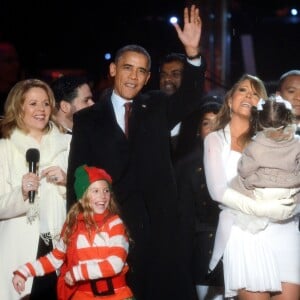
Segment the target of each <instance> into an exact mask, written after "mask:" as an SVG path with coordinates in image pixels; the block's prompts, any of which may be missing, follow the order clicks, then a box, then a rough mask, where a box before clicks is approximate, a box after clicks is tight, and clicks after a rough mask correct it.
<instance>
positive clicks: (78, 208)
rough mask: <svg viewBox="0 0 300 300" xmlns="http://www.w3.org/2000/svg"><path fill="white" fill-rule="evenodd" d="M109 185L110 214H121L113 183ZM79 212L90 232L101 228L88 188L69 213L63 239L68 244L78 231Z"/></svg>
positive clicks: (108, 208)
mask: <svg viewBox="0 0 300 300" xmlns="http://www.w3.org/2000/svg"><path fill="white" fill-rule="evenodd" d="M108 186H109V189H110V193H111V194H110V201H109V204H108V207H107V210H108V212H109V216H112V215H120V209H119V207H118V205H117V202H116V200H115V196H114V194H113V192H112V190H111V185H110V184H109V183H108ZM79 214H82V215H83V219H84V223H85V226H86V229H87V231H88V233H89V234H90V233H91V232H92V230H100V228H98V225H97V223H96V222H95V220H94V211H93V209H92V207H91V204H90V199H89V197H88V189H87V190H86V191H85V192H84V194H83V196H82V198H81V199H80V200H79V201H78V202H76V203H75V204H73V206H72V207H71V209H70V211H69V213H68V214H67V218H66V222H65V227H64V231H63V234H62V238H63V241H64V243H65V244H66V245H68V244H69V242H70V238H71V236H72V234H73V233H74V232H75V231H76V228H77V222H78V215H79ZM127 233H128V230H127Z"/></svg>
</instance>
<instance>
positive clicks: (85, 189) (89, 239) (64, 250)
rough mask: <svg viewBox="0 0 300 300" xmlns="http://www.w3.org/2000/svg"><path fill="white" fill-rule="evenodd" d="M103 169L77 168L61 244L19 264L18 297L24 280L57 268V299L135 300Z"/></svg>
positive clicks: (123, 237)
mask: <svg viewBox="0 0 300 300" xmlns="http://www.w3.org/2000/svg"><path fill="white" fill-rule="evenodd" d="M111 184H112V179H111V177H110V175H109V174H107V173H106V171H105V170H103V169H99V168H96V167H88V166H86V165H83V166H80V167H78V168H77V169H76V172H75V183H74V187H75V192H76V196H77V199H78V202H77V203H75V204H74V205H73V207H72V208H71V209H70V211H69V213H68V215H67V219H66V222H65V224H64V227H63V230H62V232H61V237H60V240H59V242H58V244H57V246H56V248H55V249H53V251H51V252H50V253H48V254H47V255H46V256H43V257H40V258H39V259H38V260H36V261H35V262H31V263H30V262H28V263H26V264H25V265H23V266H20V267H19V268H18V269H17V270H16V271H15V272H14V276H13V285H14V288H15V289H16V291H17V292H18V293H19V294H22V292H23V291H24V287H25V282H26V279H27V278H28V277H29V276H43V275H45V274H47V273H50V272H53V271H54V270H57V271H58V272H59V279H58V284H57V296H58V299H59V300H69V299H72V300H79V299H80V300H87V299H96V298H97V299H99V296H105V297H104V299H105V300H121V299H134V298H133V295H132V291H131V290H130V288H129V287H128V286H127V284H126V280H125V274H126V273H127V271H128V265H127V263H126V259H127V255H128V248H129V237H128V234H127V231H126V227H125V225H124V223H123V222H122V220H121V219H120V217H119V215H118V208H117V205H116V202H115V200H114V197H113V194H112V191H111Z"/></svg>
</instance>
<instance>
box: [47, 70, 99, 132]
mask: <svg viewBox="0 0 300 300" xmlns="http://www.w3.org/2000/svg"><path fill="white" fill-rule="evenodd" d="M51 88H52V90H53V93H54V97H55V100H56V113H55V117H56V120H57V122H58V123H60V124H61V125H62V126H63V127H64V128H65V129H66V130H67V132H68V133H70V134H71V133H72V129H73V114H74V113H75V112H77V111H79V110H80V109H83V108H85V107H89V106H91V105H93V104H94V100H93V94H92V91H91V88H90V86H89V83H88V81H87V79H86V78H85V77H80V76H72V75H62V76H61V77H59V78H57V79H55V80H54V81H53V82H52V83H51Z"/></svg>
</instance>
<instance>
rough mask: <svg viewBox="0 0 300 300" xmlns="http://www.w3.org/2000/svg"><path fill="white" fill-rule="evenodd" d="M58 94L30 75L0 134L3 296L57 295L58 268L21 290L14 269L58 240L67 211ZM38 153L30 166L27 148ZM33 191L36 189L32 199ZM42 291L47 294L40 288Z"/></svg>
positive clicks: (65, 149) (16, 92)
mask: <svg viewBox="0 0 300 300" xmlns="http://www.w3.org/2000/svg"><path fill="white" fill-rule="evenodd" d="M54 105H55V100H54V96H53V93H52V90H51V89H50V87H49V86H48V84H46V83H45V82H43V81H41V80H38V79H28V80H24V81H20V82H18V83H17V84H16V85H15V86H14V87H13V88H12V89H11V91H10V93H9V95H8V97H7V100H6V103H5V114H4V118H3V119H2V120H1V134H2V139H1V140H0V244H1V247H0V299H3V300H4V299H5V300H15V299H30V300H33V299H51V300H53V299H55V298H56V293H55V290H56V288H55V287H56V274H50V276H49V277H46V278H45V279H44V280H43V281H42V282H35V281H33V280H30V279H29V280H28V283H27V284H26V289H25V291H24V292H23V293H22V294H21V295H19V294H18V293H17V292H16V291H15V290H14V289H13V287H12V284H11V278H12V275H11V274H12V272H13V270H14V269H15V268H16V267H18V266H19V265H20V264H22V262H24V260H33V259H36V257H37V256H40V255H43V254H44V253H45V252H47V251H49V250H50V249H51V248H52V247H53V244H55V241H56V238H57V235H58V234H59V232H60V230H61V227H62V224H63V222H64V220H65V216H66V203H65V192H66V190H65V189H66V188H65V185H66V171H67V162H68V153H69V144H70V138H71V136H70V135H68V134H65V133H64V132H63V130H62V129H60V127H59V126H57V125H56V122H55V121H54V120H53V110H54ZM30 148H35V149H37V150H38V151H39V153H40V158H39V162H38V163H37V172H36V174H35V173H32V172H29V167H28V163H27V161H26V152H27V150H28V149H30ZM29 191H34V193H35V198H34V202H33V203H29V199H28V195H29ZM40 291H43V292H44V294H40Z"/></svg>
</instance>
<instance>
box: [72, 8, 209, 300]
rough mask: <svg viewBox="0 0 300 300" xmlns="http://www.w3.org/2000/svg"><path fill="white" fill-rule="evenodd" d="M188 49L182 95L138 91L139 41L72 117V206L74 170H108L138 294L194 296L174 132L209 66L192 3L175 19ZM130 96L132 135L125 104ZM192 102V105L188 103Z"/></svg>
mask: <svg viewBox="0 0 300 300" xmlns="http://www.w3.org/2000/svg"><path fill="white" fill-rule="evenodd" d="M174 27H175V29H176V31H177V34H178V37H179V39H180V40H181V42H182V44H183V46H184V49H185V52H186V55H187V60H186V66H185V68H184V72H185V73H184V78H183V82H182V85H181V87H180V89H179V90H178V92H177V93H175V94H174V95H172V96H170V97H168V96H166V95H165V94H163V93H162V92H160V91H152V92H148V93H147V94H144V95H142V94H140V91H141V90H142V88H143V87H144V86H145V85H146V84H147V82H148V80H149V78H150V68H151V59H150V56H149V54H148V52H147V51H146V50H145V49H144V48H143V47H141V46H138V45H127V46H125V47H123V48H121V49H120V50H119V51H118V52H117V54H116V56H115V60H114V62H112V63H111V64H110V69H109V71H110V75H111V76H112V77H113V78H114V86H113V91H112V93H107V94H106V96H105V97H103V98H102V100H101V101H99V102H98V103H96V104H95V105H93V106H91V107H89V108H86V109H83V110H81V111H80V112H78V113H76V114H75V115H74V127H73V136H72V142H71V149H70V156H69V168H68V179H67V205H68V209H69V208H70V206H71V205H72V203H74V201H75V197H74V189H73V184H74V170H75V168H76V167H77V166H79V165H81V164H83V163H85V164H87V165H94V166H97V167H101V168H103V169H105V170H107V171H108V172H109V173H110V174H111V176H112V178H113V182H114V185H113V190H114V192H115V194H116V198H117V200H118V202H119V204H120V207H121V212H122V218H123V220H124V222H125V223H126V224H127V227H128V229H129V233H130V235H131V238H132V240H133V242H132V244H131V248H130V250H129V257H128V263H129V266H130V270H131V272H130V273H129V274H130V276H129V277H128V283H129V285H130V287H131V288H132V289H133V291H134V294H135V297H136V299H137V300H140V299H141V300H144V299H156V300H160V299H161V300H171V299H172V300H175V299H187V300H189V299H194V298H193V295H194V294H193V292H194V291H193V290H192V286H193V283H192V282H188V279H187V278H189V277H188V276H185V273H184V270H183V269H184V268H183V267H182V265H181V263H182V262H181V261H180V256H179V253H178V252H177V249H178V247H177V245H178V242H180V241H178V240H177V223H178V215H177V204H176V201H177V193H176V184H175V176H174V172H173V168H172V163H171V157H170V144H169V132H170V129H171V128H172V127H173V126H174V125H175V124H176V123H178V122H179V121H180V120H181V119H182V118H183V117H184V116H186V115H187V114H188V113H190V112H191V111H192V110H193V109H194V108H195V107H196V106H197V101H199V94H201V92H202V90H203V82H204V67H203V61H202V59H201V58H200V53H199V43H200V37H201V19H200V17H199V9H198V8H196V7H195V6H194V5H192V6H191V7H190V8H185V10H184V28H183V30H181V28H180V27H179V25H178V24H174ZM127 102H132V110H131V118H130V121H129V134H128V138H127V137H126V135H125V134H124V132H125V121H124V115H125V108H124V104H125V103H127ZM186 102H187V103H186Z"/></svg>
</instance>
